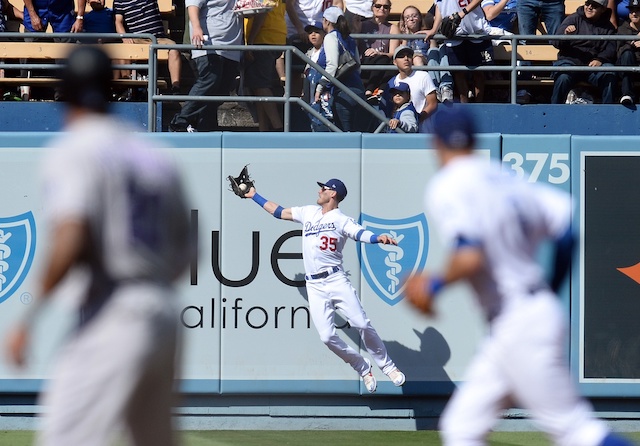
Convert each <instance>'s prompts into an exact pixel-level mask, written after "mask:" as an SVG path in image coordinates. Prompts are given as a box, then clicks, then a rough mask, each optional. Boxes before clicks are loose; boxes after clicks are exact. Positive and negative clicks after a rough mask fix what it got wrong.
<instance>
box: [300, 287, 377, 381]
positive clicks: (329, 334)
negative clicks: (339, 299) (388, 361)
mask: <svg viewBox="0 0 640 446" xmlns="http://www.w3.org/2000/svg"><path fill="white" fill-rule="evenodd" d="M327 289H328V285H327V284H326V281H318V282H315V281H309V282H307V297H308V299H309V312H310V313H311V319H312V320H313V324H314V325H315V326H316V330H318V334H319V335H320V340H321V341H322V342H323V343H324V344H325V345H326V346H327V347H329V349H330V350H331V351H332V352H333V353H335V354H336V355H338V357H340V358H341V359H342V360H343V361H344V362H346V363H347V364H349V365H350V366H351V367H353V369H354V370H355V371H356V372H358V373H359V374H360V376H362V375H364V374H365V373H367V372H368V371H369V368H370V365H369V363H368V362H367V361H365V359H364V358H363V357H362V355H360V354H359V353H358V352H357V351H355V350H354V349H353V348H352V347H350V346H349V345H348V344H347V343H346V342H344V341H343V340H342V338H340V336H338V333H337V332H336V325H335V322H334V319H335V313H336V310H335V307H334V305H333V302H332V301H331V299H330V298H329V294H330V293H329V292H328V291H326V290H327ZM345 316H346V315H345Z"/></svg>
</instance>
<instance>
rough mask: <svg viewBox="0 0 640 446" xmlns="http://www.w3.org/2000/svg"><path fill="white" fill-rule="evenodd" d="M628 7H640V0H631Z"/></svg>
mask: <svg viewBox="0 0 640 446" xmlns="http://www.w3.org/2000/svg"><path fill="white" fill-rule="evenodd" d="M627 8H629V9H631V8H635V9H638V8H640V0H629V5H628V6H627Z"/></svg>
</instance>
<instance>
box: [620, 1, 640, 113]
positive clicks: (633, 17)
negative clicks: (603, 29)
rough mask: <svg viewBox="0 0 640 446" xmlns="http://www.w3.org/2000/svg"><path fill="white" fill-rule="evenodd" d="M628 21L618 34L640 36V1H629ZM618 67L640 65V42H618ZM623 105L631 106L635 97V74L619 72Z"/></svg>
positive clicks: (622, 25)
mask: <svg viewBox="0 0 640 446" xmlns="http://www.w3.org/2000/svg"><path fill="white" fill-rule="evenodd" d="M628 16H629V21H625V22H623V23H622V24H621V25H620V26H619V27H618V34H620V35H623V36H634V37H635V36H638V35H640V0H630V1H629V13H628ZM617 43H618V61H617V64H618V65H623V66H633V67H637V66H639V65H640V40H630V41H627V42H625V41H618V42H617ZM620 76H621V77H622V85H621V86H622V98H620V103H621V104H623V105H633V104H635V101H636V95H635V93H634V91H633V81H634V80H636V79H637V78H638V76H637V75H636V74H635V73H629V72H621V73H620Z"/></svg>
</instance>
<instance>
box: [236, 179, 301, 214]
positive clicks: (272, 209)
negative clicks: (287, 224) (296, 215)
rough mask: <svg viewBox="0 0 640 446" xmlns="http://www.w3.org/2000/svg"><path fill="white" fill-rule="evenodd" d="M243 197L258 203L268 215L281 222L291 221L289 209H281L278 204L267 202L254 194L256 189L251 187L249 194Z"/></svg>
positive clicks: (257, 194)
mask: <svg viewBox="0 0 640 446" xmlns="http://www.w3.org/2000/svg"><path fill="white" fill-rule="evenodd" d="M244 196H245V197H247V198H251V199H252V200H253V201H255V202H256V203H258V204H259V205H260V206H261V207H262V209H264V210H265V211H267V212H268V213H270V214H271V215H273V216H274V217H276V218H279V219H282V220H293V215H292V214H291V208H286V209H285V208H283V207H282V206H280V205H279V204H278V203H274V202H273V201H269V200H267V199H266V198H264V197H263V196H261V195H260V194H259V193H257V192H256V188H255V187H252V188H251V189H249V192H247V193H246V194H244Z"/></svg>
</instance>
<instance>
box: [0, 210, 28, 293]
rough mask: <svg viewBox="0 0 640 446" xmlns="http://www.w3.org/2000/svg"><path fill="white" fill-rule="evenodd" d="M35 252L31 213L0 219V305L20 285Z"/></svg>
mask: <svg viewBox="0 0 640 446" xmlns="http://www.w3.org/2000/svg"><path fill="white" fill-rule="evenodd" d="M35 250H36V222H35V219H34V218H33V214H32V213H31V212H27V213H24V214H21V215H16V216H14V217H8V218H0V303H2V302H4V301H5V300H6V299H8V298H9V296H11V295H12V294H13V293H15V291H16V290H17V289H18V287H19V286H20V285H21V284H22V282H23V281H24V279H25V277H26V276H27V273H28V272H29V269H30V268H31V262H32V261H33V254H34V252H35Z"/></svg>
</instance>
